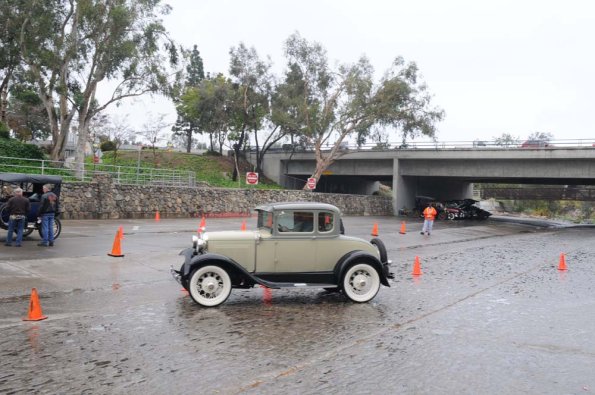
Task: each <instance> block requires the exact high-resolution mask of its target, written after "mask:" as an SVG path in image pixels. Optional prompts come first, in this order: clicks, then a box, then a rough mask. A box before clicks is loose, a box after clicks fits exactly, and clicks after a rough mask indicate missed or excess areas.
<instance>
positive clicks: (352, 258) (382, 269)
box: [334, 250, 390, 287]
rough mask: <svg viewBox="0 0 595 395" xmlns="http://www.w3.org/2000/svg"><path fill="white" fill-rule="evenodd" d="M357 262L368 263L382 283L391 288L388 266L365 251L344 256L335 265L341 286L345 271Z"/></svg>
mask: <svg viewBox="0 0 595 395" xmlns="http://www.w3.org/2000/svg"><path fill="white" fill-rule="evenodd" d="M355 262H362V263H367V264H369V265H370V266H372V267H373V268H374V269H376V271H377V272H378V276H379V277H380V283H381V284H382V285H384V286H387V287H390V284H389V283H388V278H387V272H388V266H387V265H383V264H382V263H381V262H380V261H379V260H378V258H376V257H375V256H374V255H371V254H369V253H367V252H365V251H359V250H357V251H351V252H348V253H347V254H345V255H343V256H342V257H341V259H339V261H338V262H337V263H336V264H335V269H334V274H335V278H336V279H337V284H341V279H342V278H343V274H344V273H345V271H346V270H347V269H348V268H349V267H350V266H351V265H353V264H354V263H355Z"/></svg>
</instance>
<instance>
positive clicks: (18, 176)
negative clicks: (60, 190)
mask: <svg viewBox="0 0 595 395" xmlns="http://www.w3.org/2000/svg"><path fill="white" fill-rule="evenodd" d="M0 181H4V182H12V183H17V182H31V183H34V184H61V183H62V177H60V176H44V175H40V174H22V173H0Z"/></svg>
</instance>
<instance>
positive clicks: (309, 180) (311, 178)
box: [306, 177, 316, 190]
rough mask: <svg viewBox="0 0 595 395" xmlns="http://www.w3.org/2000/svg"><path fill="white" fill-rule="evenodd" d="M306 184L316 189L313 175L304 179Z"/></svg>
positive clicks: (309, 187)
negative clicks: (306, 179)
mask: <svg viewBox="0 0 595 395" xmlns="http://www.w3.org/2000/svg"><path fill="white" fill-rule="evenodd" d="M306 185H307V186H308V189H312V190H314V189H316V178H314V177H310V178H308V181H306Z"/></svg>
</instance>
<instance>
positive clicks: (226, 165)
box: [102, 150, 281, 189]
mask: <svg viewBox="0 0 595 395" xmlns="http://www.w3.org/2000/svg"><path fill="white" fill-rule="evenodd" d="M140 155H141V156H140V162H141V163H140V166H141V167H156V168H161V169H177V170H188V171H193V172H195V173H196V180H197V181H204V182H207V183H208V184H209V185H211V186H213V187H224V188H238V182H237V181H232V180H231V176H232V174H233V168H234V161H233V158H231V157H227V156H211V155H195V154H187V153H182V152H173V151H171V152H170V151H166V150H157V151H156V153H155V156H153V152H152V151H151V150H143V151H141V153H140ZM138 159H139V153H138V152H131V151H118V153H117V158H116V159H115V160H114V156H113V152H111V151H110V152H104V153H103V158H102V160H103V163H104V164H115V165H120V166H132V167H136V166H137V161H138ZM252 170H253V166H252V165H251V164H250V163H247V162H243V163H240V176H241V181H240V183H239V187H240V188H245V187H247V185H246V180H245V175H246V172H247V171H252ZM250 187H251V188H260V189H281V188H280V187H279V186H278V185H277V184H275V183H273V182H272V181H269V180H267V179H263V177H262V175H261V177H260V180H259V184H258V185H257V186H256V187H254V186H250Z"/></svg>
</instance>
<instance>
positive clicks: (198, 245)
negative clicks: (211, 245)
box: [192, 236, 207, 252]
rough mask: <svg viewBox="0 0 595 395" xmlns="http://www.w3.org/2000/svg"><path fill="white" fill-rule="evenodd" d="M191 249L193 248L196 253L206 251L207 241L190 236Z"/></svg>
mask: <svg viewBox="0 0 595 395" xmlns="http://www.w3.org/2000/svg"><path fill="white" fill-rule="evenodd" d="M192 248H194V250H195V251H196V252H200V251H203V250H206V248H207V241H206V240H203V239H202V238H200V237H198V236H192Z"/></svg>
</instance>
